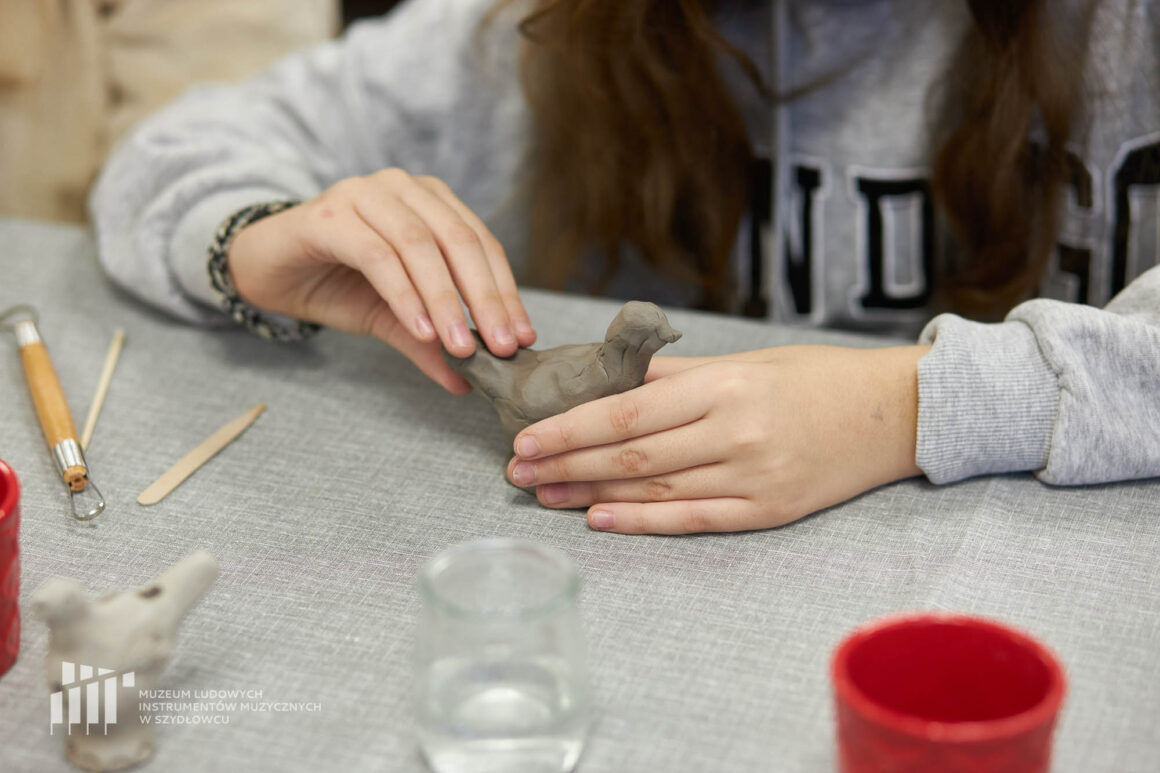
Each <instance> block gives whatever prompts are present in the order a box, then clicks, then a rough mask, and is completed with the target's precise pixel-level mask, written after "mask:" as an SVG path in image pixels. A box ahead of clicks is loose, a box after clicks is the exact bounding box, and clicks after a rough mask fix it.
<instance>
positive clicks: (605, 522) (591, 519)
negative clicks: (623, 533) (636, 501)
mask: <svg viewBox="0 0 1160 773" xmlns="http://www.w3.org/2000/svg"><path fill="white" fill-rule="evenodd" d="M613 521H614V519H613V517H612V513H610V512H608V511H607V510H593V511H592V512H591V513H589V514H588V523H589V525H590V526H592V528H593V529H601V530H605V529H611V528H612V524H613Z"/></svg>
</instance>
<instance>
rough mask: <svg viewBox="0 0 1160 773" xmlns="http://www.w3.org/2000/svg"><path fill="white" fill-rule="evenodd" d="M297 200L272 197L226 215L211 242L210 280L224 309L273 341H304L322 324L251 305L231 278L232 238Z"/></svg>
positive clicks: (237, 320)
mask: <svg viewBox="0 0 1160 773" xmlns="http://www.w3.org/2000/svg"><path fill="white" fill-rule="evenodd" d="M298 203H299V202H297V201H270V202H265V203H262V204H251V205H250V206H248V207H245V208H244V209H239V210H238V211H237V212H235V213H233V214H232V215H230V216H229V217H227V218H226V219H225V220H224V221H223V222H222V224H221V226H220V227H219V228H218V230H217V233H216V234H214V237H213V241H212V242H210V245H209V281H210V285H212V286H213V289H214V292H216V293H217V296H218V300H219V301H220V303H221V307H222V309H223V310H224V311H225V313H226V314H228V315H229V317H230V319H232V320H233V321H234V322H237V323H238V324H239V325H242V326H243V327H245V328H247V329H248V330H250V331H251V332H253V333H256V334H257V335H259V336H261V337H262V338H266V339H269V340H272V341H283V342H290V341H301V340H302V339H304V338H309V337H310V336H312V335H314V334H315V333H317V332H318V331H319V330H320V329H321V328H320V326H319V325H316V324H314V323H313V322H304V321H302V320H299V319H293V318H290V317H283V316H281V315H275V314H271V313H269V312H266V311H262V310H261V309H259V308H258V307H256V306H252V305H250V304H249V303H247V302H246V301H244V300H242V297H241V296H240V295H239V294H238V289H237V288H236V287H235V286H234V281H233V279H231V278H230V271H229V266H228V265H227V259H228V257H229V252H230V242H231V241H233V238H234V236H236V235H237V233H238V232H239V231H241V230H242V229H243V228H245V227H246V226H248V225H250V224H251V223H254V222H257V221H258V220H261V219H262V218H264V217H269V216H270V215H276V214H278V213H279V212H282V211H284V210H287V209H289V208H290V207H293V206H295V205H297V204H298Z"/></svg>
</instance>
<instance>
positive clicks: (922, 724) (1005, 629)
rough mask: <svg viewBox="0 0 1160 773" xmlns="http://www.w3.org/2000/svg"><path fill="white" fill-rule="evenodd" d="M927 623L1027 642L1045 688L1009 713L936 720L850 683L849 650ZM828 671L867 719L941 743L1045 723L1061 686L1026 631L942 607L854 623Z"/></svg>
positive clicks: (1055, 666)
mask: <svg viewBox="0 0 1160 773" xmlns="http://www.w3.org/2000/svg"><path fill="white" fill-rule="evenodd" d="M928 623H950V624H954V625H968V624H969V625H971V626H973V627H981V628H986V629H988V630H990V631H991V632H993V633H997V634H999V635H1000V636H1003V637H1005V638H1007V639H1009V640H1013V641H1016V642H1018V643H1019V644H1021V645H1022V646H1025V647H1027V648H1028V649H1029V650H1030V651H1032V652H1034V653H1035V655H1036V656H1037V657H1038V658H1039V660H1040V661H1041V662H1042V663H1043V665H1044V666H1045V667H1046V668H1047V672H1048V680H1049V686H1048V688H1047V694H1046V695H1044V696H1043V700H1041V701H1039V702H1038V703H1036V704H1035V705H1034V706H1032V707H1031V708H1029V709H1027V710H1026V711H1022V712H1020V713H1018V714H1012V715H1011V716H1009V717H1002V718H1000V719H987V720H981V721H972V722H938V721H933V720H928V719H922V718H921V717H915V716H911V715H909V714H903V713H901V712H898V711H895V710H893V709H890V708H887V707H885V706H883V705H881V704H879V703H878V702H876V701H874V700H873V699H871V698H870V697H869V696H868V695H866V693H864V692H862V690H860V689H859V688H858V687H857V686H856V685H855V684H854V680H853V679H852V678H851V677H850V674H849V668H848V665H849V659H850V654H851V653H852V652H853V650H854V648H855V647H857V646H858V645H859V644H861V643H862V642H864V641H865V640H866V639H867V638H869V637H870V636H873V635H874V634H876V633H879V632H881V631H884V630H886V629H889V628H897V627H903V626H907V625H915V624H928ZM830 677H831V679H832V680H833V685H834V690H835V692H836V693H837V696H838V699H839V700H840V701H842V702H844V703H845V704H846V705H847V706H849V707H850V708H851V709H853V710H854V711H856V712H857V713H858V714H861V715H862V716H863V717H864V718H866V719H867V720H870V721H871V722H875V723H877V724H879V725H882V726H884V727H887V728H889V729H891V730H894V731H896V732H898V733H902V734H905V735H910V736H914V737H917V738H924V739H928V740H937V741H940V742H943V743H972V742H977V741H991V740H996V739H1000V738H1009V737H1012V736H1016V735H1020V734H1022V733H1026V732H1028V731H1029V730H1031V729H1032V728H1035V727H1038V726H1039V725H1042V724H1044V723H1046V722H1047V721H1049V720H1050V719H1051V717H1052V716H1053V715H1055V714H1056V712H1058V711H1059V707H1060V705H1061V704H1062V703H1063V696H1064V693H1065V691H1066V689H1067V682H1066V677H1065V676H1064V672H1063V667H1062V666H1061V665H1060V663H1059V659H1058V658H1056V656H1055V655H1054V654H1053V653H1052V652H1051V650H1049V649H1048V648H1047V647H1046V646H1045V645H1043V644H1042V643H1040V642H1039V641H1037V640H1036V639H1034V638H1033V637H1032V636H1031V635H1030V634H1027V633H1024V632H1023V631H1020V630H1018V629H1015V628H1012V627H1011V626H1009V625H1007V624H1006V623H1000V622H998V621H996V620H990V619H987V618H985V617H978V616H975V615H964V614H956V613H943V612H903V613H900V614H895V615H888V616H886V617H880V618H877V619H875V620H871V621H870V622H868V623H865V624H863V625H861V626H859V627H858V628H856V629H854V631H853V632H851V633H850V634H849V635H848V636H847V637H846V638H845V640H844V641H843V642H842V643H841V644H840V645H839V646H838V649H837V650H836V651H835V652H834V656H833V659H832V660H831V661H830Z"/></svg>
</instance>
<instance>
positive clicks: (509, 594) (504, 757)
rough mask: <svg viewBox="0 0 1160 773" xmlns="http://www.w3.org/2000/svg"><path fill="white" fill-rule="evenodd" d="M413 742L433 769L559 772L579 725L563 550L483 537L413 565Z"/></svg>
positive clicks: (576, 621) (580, 642)
mask: <svg viewBox="0 0 1160 773" xmlns="http://www.w3.org/2000/svg"><path fill="white" fill-rule="evenodd" d="M418 587H419V593H420V595H421V596H422V600H423V611H422V613H421V617H420V621H419V627H418V632H417V641H416V669H415V674H416V684H415V688H416V689H415V694H416V706H415V709H416V725H417V730H418V736H419V744H420V746H421V747H422V749H423V753H424V754H425V755H426V757H427V760H428V762H429V763H430V765H431V767H432V768H433V769H434V770H435V771H436V772H437V773H566V772H567V771H570V770H572V768H573V767H574V766H575V765H576V761H577V760H578V759H579V758H580V750H581V748H582V747H583V744H584V735H585V732H586V730H587V727H588V690H587V673H586V668H585V647H584V636H583V631H582V628H581V623H580V612H579V608H578V605H577V597H578V595H579V592H580V576H579V573H578V572H577V570H576V566H575V564H573V563H572V561H571V559H569V558H568V556H567V555H565V554H564V553H563V552H562V551H560V550H557V549H555V548H552V547H548V546H545V545H539V544H536V543H534V542H527V541H523V540H513V539H488V540H479V541H476V542H469V543H465V544H461V545H454V546H452V547H450V548H448V549H447V550H445V551H443V552H442V553H440V554H438V555H437V556H435V557H434V558H432V559H431V560H430V561H428V562H427V564H426V565H425V566H424V567H423V569H422V570H421V571H420V573H419V577H418Z"/></svg>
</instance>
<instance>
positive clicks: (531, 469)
mask: <svg viewBox="0 0 1160 773" xmlns="http://www.w3.org/2000/svg"><path fill="white" fill-rule="evenodd" d="M512 480H514V481H515V482H516V484H518V485H520V486H530V485H532V484H533V483H535V482H536V468H535V466H534V465H532V464H529V463H527V462H520V463H519V464H517V465H516V466H515V468H514V469H513V470H512Z"/></svg>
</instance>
